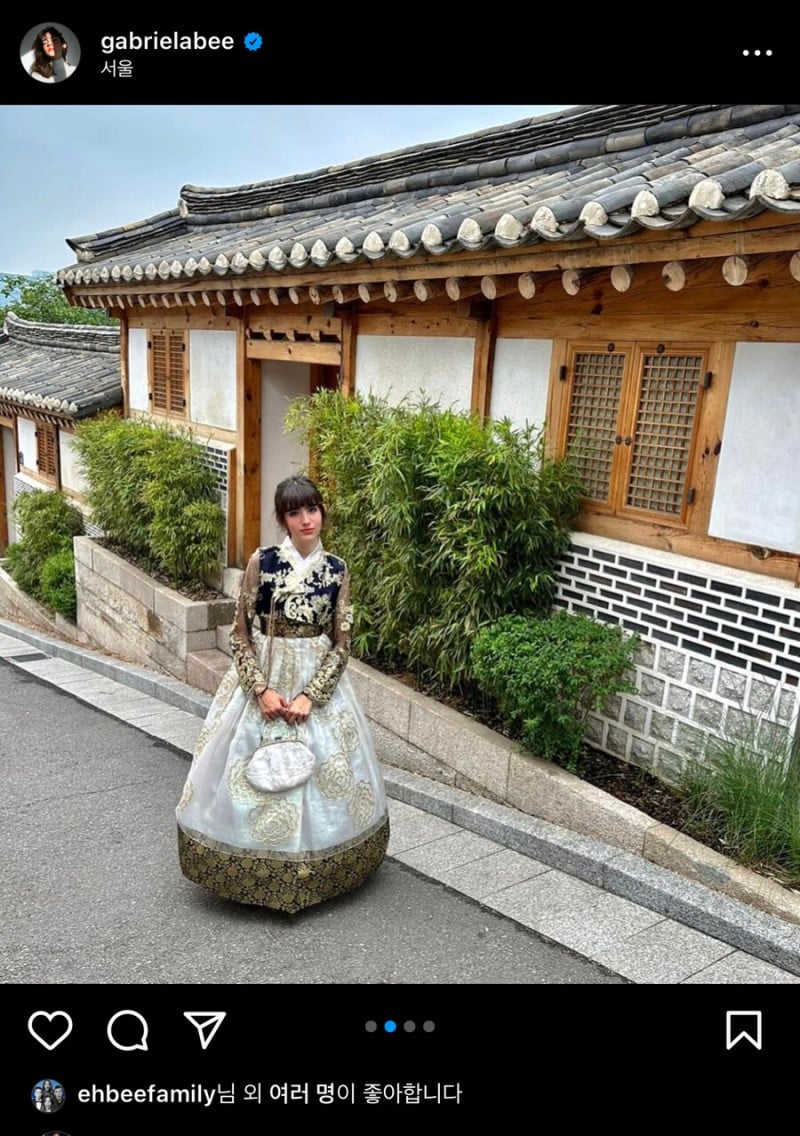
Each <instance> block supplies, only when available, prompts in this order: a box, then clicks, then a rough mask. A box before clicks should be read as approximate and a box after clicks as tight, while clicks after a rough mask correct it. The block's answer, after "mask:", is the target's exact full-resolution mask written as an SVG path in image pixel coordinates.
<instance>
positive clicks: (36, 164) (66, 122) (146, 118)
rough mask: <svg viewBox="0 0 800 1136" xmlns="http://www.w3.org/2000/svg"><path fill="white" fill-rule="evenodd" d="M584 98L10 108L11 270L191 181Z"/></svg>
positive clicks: (6, 240) (272, 174) (506, 118)
mask: <svg viewBox="0 0 800 1136" xmlns="http://www.w3.org/2000/svg"><path fill="white" fill-rule="evenodd" d="M570 105H573V104H568V103H565V104H557V105H556V104H547V105H543V104H535V105H534V104H529V105H499V104H488V105H455V106H448V105H444V104H441V105H440V104H422V105H416V106H396V105H392V106H380V105H369V104H365V105H355V106H354V105H350V106H331V105H325V106H315V105H286V106H276V105H269V106H50V107H48V106H3V107H0V155H1V156H2V161H0V233H2V241H1V242H0V272H11V273H17V272H20V273H26V274H29V273H31V272H34V271H47V272H54V271H55V270H56V269H58V268H64V267H66V266H67V265H69V264H72V263H74V259H75V258H74V255H73V253H72V250H71V249H70V248H69V247H68V246H67V245H66V243H65V240H66V238H67V237H82V236H85V235H87V234H89V233H96V232H99V231H101V230H103V229H109V228H115V227H116V226H118V225H124V224H128V223H130V222H133V221H140V220H142V219H143V218H145V217H151V216H153V215H154V214H156V213H162V212H163V211H164V210H167V209H172V208H174V207H175V205H176V204H177V202H178V196H179V192H180V188H181V186H183V185H187V184H189V185H200V186H206V187H210V186H231V185H243V184H245V183H249V182H258V181H267V180H269V179H271V178H276V177H282V176H286V175H288V174H298V173H306V172H309V171H311V170H316V169H319V168H321V167H326V166H330V165H334V164H337V163H341V162H350V161H356V160H358V159H361V158H366V157H369V156H370V155H373V154H380V153H385V152H387V151H390V150H397V149H401V148H403V147H404V146H412V145H415V144H420V143H423V142H435V141H438V140H441V139H445V138H454V137H456V136H458V135H460V134H468V133H470V132H472V131H475V130H481V129H483V128H484V127H489V126H498V125H501V124H503V123H509V122H516V121H518V120H519V119H524V118H531V117H534V116H536V115H540V114H549V113H551V112H552V111H556V110H562V109H564V108H565V107H567V106H570Z"/></svg>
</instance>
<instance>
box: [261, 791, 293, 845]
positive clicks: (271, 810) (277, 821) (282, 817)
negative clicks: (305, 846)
mask: <svg viewBox="0 0 800 1136" xmlns="http://www.w3.org/2000/svg"><path fill="white" fill-rule="evenodd" d="M299 827H300V809H299V808H298V807H297V805H293V804H292V802H291V801H287V800H286V799H285V798H279V797H274V796H270V800H269V801H268V802H267V803H266V804H262V805H261V806H260V808H256V809H253V811H252V812H251V813H250V831H251V832H252V833H253V836H254V837H256V839H258V840H264V841H267V842H268V843H270V844H283V843H284V842H285V841H287V840H289V839H290V838H291V837H292V836H293V835H294V833H295V832H297V830H298V828H299Z"/></svg>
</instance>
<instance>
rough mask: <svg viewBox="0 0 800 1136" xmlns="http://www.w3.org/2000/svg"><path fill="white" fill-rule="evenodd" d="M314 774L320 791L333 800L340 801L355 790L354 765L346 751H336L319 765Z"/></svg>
mask: <svg viewBox="0 0 800 1136" xmlns="http://www.w3.org/2000/svg"><path fill="white" fill-rule="evenodd" d="M314 776H315V777H316V779H317V784H318V785H319V788H320V792H321V793H322V794H324V796H326V797H327V798H328V799H329V800H331V801H340V800H341V799H342V797H347V796H349V795H350V793H352V791H353V785H354V784H355V776H354V775H353V767H352V765H351V764H350V761H349V760H348V758H347V755H346V754H344V753H335V754H333V756H332V757H329V758H328V760H327V761H323V762H322V764H321V765H318V766H317V769H316V772H315V774H314Z"/></svg>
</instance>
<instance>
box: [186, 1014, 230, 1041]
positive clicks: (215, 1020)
mask: <svg viewBox="0 0 800 1136" xmlns="http://www.w3.org/2000/svg"><path fill="white" fill-rule="evenodd" d="M226 1013H227V1011H226V1010H217V1011H215V1010H184V1012H183V1016H184V1017H185V1018H187V1019H188V1020H189V1021H190V1022H191V1023H192V1025H193V1026H194V1028H195V1029H196V1030H197V1032H198V1034H199V1035H200V1046H201V1048H202V1049H208V1047H209V1045H210V1043H211V1041H212V1040H213V1038H214V1035H215V1034H216V1032H217V1030H218V1029H219V1027H220V1026H221V1025H222V1023H223V1021H224V1020H225V1017H226Z"/></svg>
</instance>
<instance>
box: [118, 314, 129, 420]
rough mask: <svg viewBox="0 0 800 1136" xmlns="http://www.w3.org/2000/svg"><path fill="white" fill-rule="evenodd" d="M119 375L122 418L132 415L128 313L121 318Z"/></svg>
mask: <svg viewBox="0 0 800 1136" xmlns="http://www.w3.org/2000/svg"><path fill="white" fill-rule="evenodd" d="M119 375H120V382H121V383H122V417H123V418H128V417H130V413H131V399H130V380H129V378H128V313H127V312H123V313H122V315H121V316H120V317H119Z"/></svg>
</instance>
